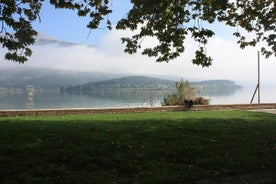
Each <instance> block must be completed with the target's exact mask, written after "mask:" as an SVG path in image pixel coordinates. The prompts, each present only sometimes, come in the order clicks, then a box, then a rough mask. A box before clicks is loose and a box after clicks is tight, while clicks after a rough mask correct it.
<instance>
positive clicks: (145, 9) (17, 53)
mask: <svg viewBox="0 0 276 184" xmlns="http://www.w3.org/2000/svg"><path fill="white" fill-rule="evenodd" d="M43 1H44V0H32V1H29V0H1V2H0V43H1V44H2V46H3V47H4V48H7V50H8V52H7V53H6V55H5V58H6V59H7V60H12V61H15V62H19V63H24V62H25V61H27V59H28V57H30V56H31V54H32V51H31V49H30V48H29V46H30V45H32V44H34V43H35V37H36V35H37V32H36V31H35V30H34V29H33V27H32V23H33V22H34V21H37V20H39V21H40V17H39V13H40V10H41V7H42V6H43ZM50 3H51V4H52V5H53V6H55V8H63V9H71V10H74V12H77V14H78V15H79V16H89V17H90V18H91V20H90V22H89V23H88V25H87V27H88V28H89V29H97V28H98V27H99V25H100V23H102V22H103V21H106V20H107V22H106V28H107V29H111V28H112V23H111V22H110V20H109V19H108V15H109V14H111V13H112V6H111V5H112V0H78V1H77V0H64V1H61V0H50ZM122 3H123V2H122ZM131 3H132V9H131V10H130V11H129V12H128V14H127V16H126V17H124V18H122V19H121V20H119V21H118V22H117V23H113V24H116V29H119V30H126V29H127V30H132V31H134V30H137V31H138V33H137V34H136V33H134V32H133V35H132V36H131V37H124V38H122V42H123V43H124V44H125V46H126V47H125V52H127V53H129V54H134V53H136V52H137V51H138V50H139V49H141V43H142V42H143V39H144V38H145V37H154V38H157V40H158V44H157V45H156V46H153V47H150V48H144V49H143V50H142V54H143V55H147V56H149V57H155V58H156V61H157V62H163V61H165V62H169V61H170V60H173V59H175V58H177V57H178V56H180V54H181V53H183V52H184V51H185V47H184V42H185V39H186V38H187V37H188V36H192V38H193V39H194V40H195V41H196V42H198V49H197V50H196V51H195V57H194V59H193V60H192V62H193V63H194V64H197V65H201V66H202V67H205V66H209V65H211V63H212V58H211V57H210V56H208V55H207V52H206V44H207V43H208V39H209V38H210V37H212V36H214V35H215V33H214V31H213V30H211V29H207V28H205V27H204V26H203V25H204V24H212V23H215V22H221V23H224V24H225V25H226V26H230V27H236V30H237V31H236V32H234V33H233V35H234V36H235V37H237V43H238V44H239V46H240V47H241V48H242V49H243V48H245V47H247V46H255V45H256V44H257V43H258V42H261V41H264V42H266V43H267V44H266V46H265V47H263V48H262V49H261V52H262V54H263V55H265V56H266V57H270V56H272V55H273V56H275V57H276V7H275V4H276V3H275V0H234V1H233V0H172V1H168V0H151V1H149V0H131ZM115 13H116V12H115ZM239 28H241V30H245V31H246V32H250V33H252V34H253V35H254V37H253V38H252V37H251V36H250V38H249V36H246V35H245V34H244V31H243V32H240V31H239V30H240V29H239Z"/></svg>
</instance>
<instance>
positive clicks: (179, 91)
mask: <svg viewBox="0 0 276 184" xmlns="http://www.w3.org/2000/svg"><path fill="white" fill-rule="evenodd" d="M175 87H176V93H173V94H168V95H166V96H165V97H164V99H163V102H162V105H163V106H173V105H183V104H184V101H185V100H193V101H194V104H195V105H207V104H209V100H208V99H205V98H203V97H196V95H195V90H194V88H193V87H192V86H191V85H190V83H189V82H188V81H184V80H183V79H181V80H180V81H179V82H176V83H175Z"/></svg>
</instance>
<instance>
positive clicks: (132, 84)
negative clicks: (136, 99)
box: [67, 76, 175, 91]
mask: <svg viewBox="0 0 276 184" xmlns="http://www.w3.org/2000/svg"><path fill="white" fill-rule="evenodd" d="M174 82H175V81H172V80H163V79H158V78H153V77H145V76H130V77H122V78H118V79H111V80H105V81H98V82H90V83H86V84H83V85H77V86H70V87H68V88H67V90H69V91H90V90H108V89H116V88H138V89H171V88H173V87H174Z"/></svg>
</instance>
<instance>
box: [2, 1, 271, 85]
mask: <svg viewBox="0 0 276 184" xmlns="http://www.w3.org/2000/svg"><path fill="white" fill-rule="evenodd" d="M112 8H113V11H114V13H113V14H112V15H111V16H110V17H109V18H110V19H111V21H112V23H113V24H115V23H116V21H118V20H119V19H121V18H123V17H125V16H126V15H127V12H128V10H129V9H130V8H131V5H130V3H129V1H128V0H113V4H112ZM40 18H41V22H36V23H35V24H34V28H35V29H36V30H37V31H38V32H39V33H40V34H43V35H47V36H48V37H51V38H53V39H57V40H61V41H66V42H73V43H79V45H75V46H71V47H62V46H59V45H45V46H42V45H35V46H32V49H33V55H32V57H31V58H30V59H29V61H28V62H27V63H25V64H18V63H13V62H10V61H6V60H4V59H3V58H4V52H5V50H4V49H1V50H0V58H1V62H0V67H1V68H3V67H22V68H24V67H37V68H44V67H47V68H52V69H62V70H72V71H91V72H106V73H126V74H131V75H164V76H176V77H179V79H180V78H184V79H191V80H194V81H197V80H211V79H228V80H233V81H235V82H236V83H238V84H246V83H250V84H254V85H255V84H257V51H258V50H260V48H261V46H260V45H258V46H256V47H249V48H246V49H244V50H241V49H240V48H239V46H238V45H237V44H236V41H237V40H236V39H235V38H234V37H233V36H232V34H233V31H234V30H233V28H232V29H231V28H226V27H225V26H223V25H220V24H215V25H211V27H212V28H213V29H214V30H215V33H216V35H215V36H214V37H213V38H211V39H210V40H209V43H208V45H207V46H206V49H207V54H209V55H211V56H212V57H213V64H212V65H211V66H210V67H208V68H202V67H201V66H197V65H193V64H192V63H191V60H192V58H193V57H194V51H195V49H197V47H198V45H197V43H194V41H193V40H192V39H191V38H188V39H187V40H186V41H185V48H186V50H185V53H184V54H182V55H181V56H180V57H179V58H177V59H175V60H173V61H170V62H169V63H156V62H155V59H154V58H148V57H146V56H142V55H141V54H139V53H137V54H134V55H128V54H126V53H124V45H122V43H121V41H120V38H121V37H125V36H130V35H131V34H133V33H132V32H131V31H117V30H115V29H113V30H112V31H108V30H106V29H98V30H92V31H91V30H89V29H88V28H86V24H87V22H88V21H89V19H88V18H80V17H78V16H77V15H76V14H75V13H74V12H72V11H68V10H55V8H54V7H53V6H51V5H49V4H48V2H45V4H44V5H43V8H42V11H41V14H40ZM206 26H210V25H206ZM153 43H156V40H155V39H153V38H150V39H149V38H147V39H145V40H144V41H143V45H144V46H150V45H152V44H153ZM87 45H90V46H87ZM91 46H93V47H91ZM275 71H276V59H275V57H271V58H269V59H265V58H264V57H263V56H261V81H262V85H264V86H272V87H276V77H275V74H273V73H274V72H275Z"/></svg>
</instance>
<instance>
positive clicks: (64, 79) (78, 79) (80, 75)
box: [0, 68, 121, 89]
mask: <svg viewBox="0 0 276 184" xmlns="http://www.w3.org/2000/svg"><path fill="white" fill-rule="evenodd" d="M0 73H1V75H0V87H2V88H22V89H25V87H26V85H35V86H36V88H41V89H53V88H59V87H61V86H62V87H67V86H69V85H78V84H84V83H87V82H91V81H99V80H108V79H112V78H115V77H120V76H121V75H117V74H108V73H95V72H72V71H62V70H52V69H43V68H28V69H26V68H25V69H22V68H15V69H0Z"/></svg>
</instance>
